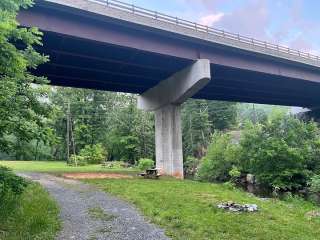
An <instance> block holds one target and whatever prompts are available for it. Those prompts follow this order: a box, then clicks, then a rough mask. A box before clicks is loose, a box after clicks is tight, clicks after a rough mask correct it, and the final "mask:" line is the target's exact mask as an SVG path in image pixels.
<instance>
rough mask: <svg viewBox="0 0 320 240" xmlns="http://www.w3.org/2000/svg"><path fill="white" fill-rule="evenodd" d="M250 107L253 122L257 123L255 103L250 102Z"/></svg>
mask: <svg viewBox="0 0 320 240" xmlns="http://www.w3.org/2000/svg"><path fill="white" fill-rule="evenodd" d="M252 108H253V119H254V120H253V121H254V124H256V123H257V112H256V108H255V105H254V103H253V104H252Z"/></svg>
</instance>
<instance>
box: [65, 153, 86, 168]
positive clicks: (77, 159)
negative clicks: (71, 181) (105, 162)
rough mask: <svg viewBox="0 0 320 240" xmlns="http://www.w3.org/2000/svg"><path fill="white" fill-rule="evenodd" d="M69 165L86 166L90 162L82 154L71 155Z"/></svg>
mask: <svg viewBox="0 0 320 240" xmlns="http://www.w3.org/2000/svg"><path fill="white" fill-rule="evenodd" d="M68 164H69V165H71V166H75V167H77V166H86V165H88V162H87V160H86V158H85V157H83V156H81V155H71V156H70V159H69V163H68Z"/></svg>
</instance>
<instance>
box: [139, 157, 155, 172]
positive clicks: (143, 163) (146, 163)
mask: <svg viewBox="0 0 320 240" xmlns="http://www.w3.org/2000/svg"><path fill="white" fill-rule="evenodd" d="M153 167H154V161H153V160H151V159H148V158H141V159H140V160H139V163H138V168H139V169H140V170H142V171H145V170H147V169H150V168H153Z"/></svg>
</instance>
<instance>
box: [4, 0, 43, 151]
mask: <svg viewBox="0 0 320 240" xmlns="http://www.w3.org/2000/svg"><path fill="white" fill-rule="evenodd" d="M32 3H33V1H31V0H1V3H0V46H1V47H0V73H1V74H0V92H1V95H0V106H1V108H0V151H4V152H7V153H9V152H10V151H14V150H15V149H16V148H17V147H19V145H20V144H21V143H24V142H28V141H30V140H32V139H38V140H39V141H40V140H41V141H47V134H46V128H45V127H44V126H45V119H46V117H47V116H48V112H49V111H48V106H47V104H45V103H43V102H41V101H40V100H39V99H40V97H42V96H45V94H46V91H47V89H46V88H45V87H42V86H38V87H34V86H33V83H46V82H47V81H46V79H45V78H43V77H38V76H34V75H33V74H31V73H30V70H33V69H36V68H37V66H38V65H40V64H42V63H45V62H47V61H48V57H46V56H44V55H41V54H40V53H38V52H37V51H36V50H35V49H34V47H35V46H39V45H41V37H42V34H41V33H40V32H39V31H38V30H37V29H36V28H29V29H27V28H22V27H20V26H19V24H18V22H17V21H16V15H17V12H18V11H19V9H20V8H27V7H30V6H31V5H32ZM17 45H19V48H17V47H16V46H17ZM8 136H9V138H8ZM10 136H13V138H10ZM11 140H13V141H11Z"/></svg>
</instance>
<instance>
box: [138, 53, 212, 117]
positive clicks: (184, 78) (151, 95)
mask: <svg viewBox="0 0 320 240" xmlns="http://www.w3.org/2000/svg"><path fill="white" fill-rule="evenodd" d="M210 79H211V73H210V61H209V60H207V59H199V60H197V61H196V62H195V63H194V64H192V65H191V66H190V67H187V68H185V69H183V70H181V71H180V72H177V73H175V74H173V75H172V76H171V77H169V78H167V79H166V80H164V81H161V82H160V83H159V84H158V85H157V86H155V87H153V88H151V89H149V90H148V91H146V92H145V93H143V94H142V95H141V96H139V98H138V108H140V109H143V110H145V111H156V110H158V109H160V108H161V107H163V106H166V105H169V104H175V105H179V104H182V103H183V102H184V101H185V100H187V99H188V98H190V97H192V96H193V95H194V94H196V93H197V92H198V91H199V90H201V89H202V88H203V87H204V86H206V85H207V84H208V83H209V81H210Z"/></svg>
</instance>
